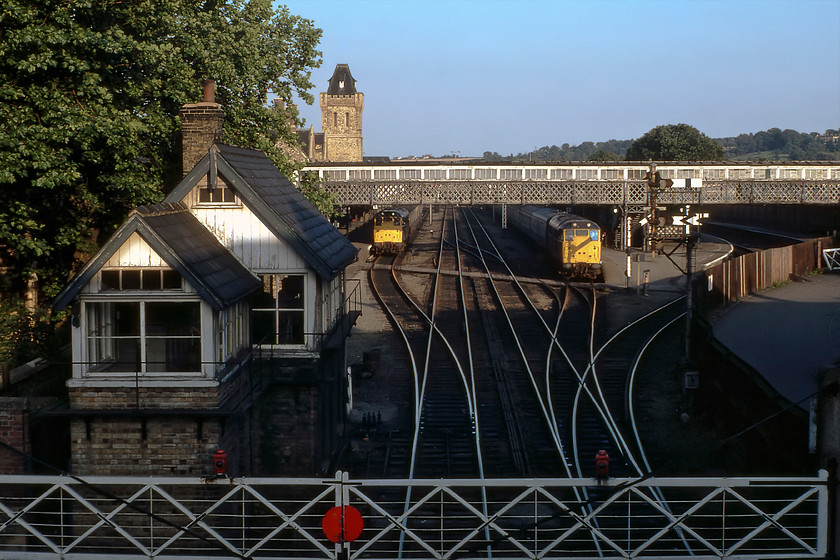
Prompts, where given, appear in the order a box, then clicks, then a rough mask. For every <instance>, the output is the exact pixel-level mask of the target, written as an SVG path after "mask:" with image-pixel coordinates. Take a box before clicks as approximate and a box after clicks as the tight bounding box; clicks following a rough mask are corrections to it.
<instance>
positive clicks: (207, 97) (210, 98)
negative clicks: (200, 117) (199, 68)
mask: <svg viewBox="0 0 840 560" xmlns="http://www.w3.org/2000/svg"><path fill="white" fill-rule="evenodd" d="M203 101H204V102H205V103H215V102H216V80H212V79H210V80H204V100H203Z"/></svg>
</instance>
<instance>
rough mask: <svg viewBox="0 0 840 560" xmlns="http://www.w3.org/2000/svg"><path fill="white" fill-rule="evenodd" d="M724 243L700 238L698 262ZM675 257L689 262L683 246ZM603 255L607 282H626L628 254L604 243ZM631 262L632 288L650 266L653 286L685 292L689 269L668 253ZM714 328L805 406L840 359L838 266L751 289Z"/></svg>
mask: <svg viewBox="0 0 840 560" xmlns="http://www.w3.org/2000/svg"><path fill="white" fill-rule="evenodd" d="M727 250H728V247H727V246H725V245H722V244H718V243H712V242H703V241H701V243H700V245H699V247H698V249H697V256H696V265H695V270H700V269H702V268H703V267H704V266H714V265H715V264H717V262H719V259H721V258H723V257H724V256H725V254H726V251H727ZM631 257H633V253H631ZM645 258H648V259H650V256H649V255H647V256H646V257H645ZM672 258H673V259H674V261H676V263H677V264H679V265H680V266H681V267H682V268H683V270H684V269H685V253H684V251H682V252H677V253H674V255H672ZM602 259H603V262H604V277H605V282H606V283H607V284H608V285H611V286H613V287H621V286H625V282H626V268H627V266H626V261H627V254H626V253H624V252H621V251H615V250H611V249H606V248H605V249H604V250H603V251H602ZM631 261H633V258H631ZM631 270H632V276H631V278H630V282H629V288H630V289H631V291H639V290H640V288H639V286H640V280H639V279H640V278H643V274H644V271H645V270H647V271H649V272H648V276H649V282H650V283H649V290H650V291H651V292H654V291H675V292H681V293H685V276H684V274H683V273H682V272H681V271H680V270H678V269H677V267H676V265H675V264H674V263H672V262H671V261H670V260H669V259H668V258H667V257H665V256H663V255H656V256H654V257H653V258H652V260H647V261H640V262H631ZM712 329H713V333H714V337H715V338H716V339H717V340H718V342H720V343H721V344H722V345H723V346H725V347H726V348H728V349H729V350H730V351H731V352H732V353H733V354H735V355H736V356H738V357H739V358H740V359H742V360H744V362H746V363H747V364H749V365H750V366H751V367H752V368H754V369H755V370H756V371H757V372H758V373H759V374H761V375H762V377H764V379H765V380H766V381H767V382H768V383H769V384H770V385H771V386H772V387H773V388H774V389H775V390H776V391H777V392H778V393H779V394H780V395H782V396H783V397H784V398H786V399H787V400H789V401H790V402H791V403H798V404H799V405H800V406H801V407H802V408H805V409H807V408H808V406H809V403H808V398H809V396H810V395H813V394H814V393H815V392H816V391H817V389H818V386H819V376H820V373H821V372H822V371H824V370H825V369H826V368H828V367H831V366H833V365H835V364H837V363H838V362H840V273H838V272H833V273H832V272H826V273H824V274H818V275H815V276H811V277H808V278H804V279H800V280H797V281H795V282H791V283H788V284H785V285H782V286H779V287H777V288H773V289H770V290H765V291H763V292H760V293H757V294H751V295H749V296H747V297H745V298H744V299H742V300H741V301H739V302H737V303H734V304H732V305H730V306H729V307H728V308H725V309H722V310H721V311H720V313H718V314H716V315H715V317H714V318H713V319H712Z"/></svg>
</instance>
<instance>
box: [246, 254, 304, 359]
mask: <svg viewBox="0 0 840 560" xmlns="http://www.w3.org/2000/svg"><path fill="white" fill-rule="evenodd" d="M256 274H257V276H258V277H259V278H260V280H261V281H262V283H263V286H265V282H266V278H268V277H271V278H272V279H273V282H274V283H273V286H279V285H280V282H279V279H281V278H296V279H298V280H299V281H300V292H299V293H300V303H299V305H297V306H295V307H281V304H282V300H281V298H279V297H277V296H278V294H279V293H280V292H279V291H274V288H273V287H272V296H271V297H272V299H273V306H272V307H271V308H269V307H268V306H266V305H260V304H259V302H257V300H256V299H254V300H252V304H251V344H252V345H254V346H262V347H271V348H291V349H304V348H306V347H307V345H308V343H309V339H310V337H311V333H310V332H309V330H308V329H307V317H308V309H307V301H308V299H309V298H310V295H309V288H308V283H309V275H308V274H307V273H306V272H282V273H281V272H277V271H273V272H257V273H256ZM265 293H266V292H265V289H263V290H262V291H260V292H258V295H256V296H255V298H257V297H260V296H261V295H262V296H263V297H265ZM269 313H272V314H273V315H274V316H273V317H272V323H273V331H274V332H273V337H274V338H273V340H272V341H271V342H265V343H262V342H261V340H260V338H261V337H262V336H263V331H267V330H268V329H264V328H262V327H261V326H259V325H258V321H257V320H258V319H261V318H263V317H265V316H266V315H268V314H269ZM287 316H292V317H299V324H300V332H297V331H296V330H295V325H294V322H292V323H287V324H288V325H291V328H292V330H293V332H292V335H291V337H294V340H292V341H291V342H283V341H282V340H283V339H282V338H281V337H280V329H279V325H280V324H281V322H282V321H281V317H287Z"/></svg>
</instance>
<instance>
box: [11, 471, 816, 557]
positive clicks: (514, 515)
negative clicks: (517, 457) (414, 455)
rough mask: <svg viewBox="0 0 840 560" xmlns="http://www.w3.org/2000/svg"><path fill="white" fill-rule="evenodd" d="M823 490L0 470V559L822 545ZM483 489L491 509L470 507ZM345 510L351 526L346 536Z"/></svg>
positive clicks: (786, 553)
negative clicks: (341, 537) (582, 495)
mask: <svg viewBox="0 0 840 560" xmlns="http://www.w3.org/2000/svg"><path fill="white" fill-rule="evenodd" d="M580 487H586V488H587V489H588V494H587V495H588V496H589V497H590V498H589V500H588V501H587V502H586V503H582V502H580V501H579V500H577V499H576V498H575V496H576V495H579V494H576V493H575V492H574V489H575V488H580ZM408 488H411V489H412V491H411V493H410V501H409V505H408V507H406V501H405V500H406V496H407V495H408V494H407V490H408ZM827 488H828V483H827V475H826V473H825V472H824V471H821V472H820V474H819V476H817V477H801V478H690V479H688V478H685V479H682V478H661V479H655V478H643V479H608V480H604V481H596V480H594V479H543V480H538V479H505V480H501V479H498V480H351V479H349V478H348V477H347V475H346V474H344V473H340V472H339V473H336V476H335V478H333V479H268V478H255V479H236V480H230V479H227V478H213V479H195V478H165V477H160V478H156V477H149V478H142V477H135V478H118V477H87V478H85V479H82V478H79V477H71V476H52V477H48V476H0V558H9V559H21V558H31V559H39V558H45V559H46V558H65V559H79V560H82V559H94V558H98V559H104V558H108V559H119V558H160V559H180V560H188V559H190V558H205V559H207V558H214V559H215V558H276V559H292V558H295V559H300V558H304V559H338V558H348V559H352V558H359V559H361V558H371V559H383V560H384V559H396V558H459V559H464V560H470V559H479V558H505V559H511V560H512V559H519V558H541V559H551V558H557V559H560V558H563V559H570V558H639V559H643V558H670V559H674V558H683V557H685V558H688V557H692V558H695V559H711V558H715V559H720V558H736V557H737V558H739V559H751V558H755V559H758V558H768V557H773V558H799V559H802V558H823V557H825V555H826V550H827V534H828V529H827V525H826V519H827V514H828V490H827ZM482 489H483V490H484V492H485V493H486V496H487V509H486V510H483V509H482V508H480V507H476V505H475V504H476V503H478V497H479V496H480V495H481V493H482ZM654 489H656V490H657V492H656V493H655V492H654ZM663 500H664V501H663ZM666 502H667V503H666ZM348 506H349V507H348ZM336 507H339V508H343V509H339V510H338V511H339V512H344V514H345V515H344V518H343V519H346V520H347V524H346V525H345V530H346V531H347V532H346V533H345V535H346V536H347V537H348V538H349V537H351V536H357V537H358V538H357V539H355V540H353V541H352V542H343V543H342V542H338V543H333V542H332V541H331V540H330V539H328V538H327V536H326V533H325V527H326V529H327V532H329V533H330V534H331V535H333V537H335V536H336V535H335V533H333V532H331V531H329V524H330V523H331V522H332V523H335V522H336V520H341V519H342V518H341V517H340V516H339V517H332V516H329V515H327V516H325V514H327V513H328V512H330V510H333V511H332V512H331V513H335V511H336V510H334V509H333V508H336ZM351 508H352V509H351ZM351 513H352V514H356V513H358V514H360V517H361V521H362V523H363V528H360V527H356V528H357V529H361V533H360V534H355V535H350V532H351V531H350V527H349V524H350V520H351V518H352V517H353V515H351ZM339 534H340V533H339ZM488 535H489V538H488Z"/></svg>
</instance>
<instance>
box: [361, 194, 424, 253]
mask: <svg viewBox="0 0 840 560" xmlns="http://www.w3.org/2000/svg"><path fill="white" fill-rule="evenodd" d="M421 208H422V207H421V206H419V205H418V206H414V207H412V208H383V209H382V210H379V211H378V212H377V213H376V214H374V216H373V244H372V245H371V248H370V252H371V254H374V255H396V254H398V253H400V252H402V250H403V249H405V246H406V245H407V244H408V243H409V241H410V239H411V235H412V233H413V232H414V231H415V229H416V228H417V225H418V223H419V222H420V213H421Z"/></svg>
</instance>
